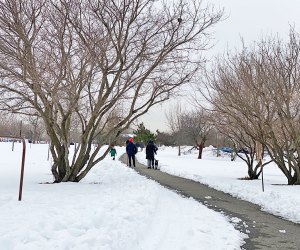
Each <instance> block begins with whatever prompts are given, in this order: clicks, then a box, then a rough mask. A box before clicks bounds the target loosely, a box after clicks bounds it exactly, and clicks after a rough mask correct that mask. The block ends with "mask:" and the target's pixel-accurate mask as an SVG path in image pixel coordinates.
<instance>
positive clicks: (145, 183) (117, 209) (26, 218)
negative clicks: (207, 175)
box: [0, 142, 245, 250]
mask: <svg viewBox="0 0 300 250" xmlns="http://www.w3.org/2000/svg"><path fill="white" fill-rule="evenodd" d="M47 147H48V146H47V145H32V146H31V148H30V147H29V145H27V156H26V165H25V178H24V189H23V200H22V201H21V202H19V201H17V198H18V186H19V175H20V162H21V153H20V152H21V144H16V145H15V151H14V152H12V151H11V143H4V142H2V143H0V156H1V157H0V249H1V250H40V249H57V250H68V249H70V250H71V249H72V250H75V249H77V250H93V249H95V250H96V249H97V250H106V249H107V250H108V249H110V250H127V249H128V250H142V249H143V250H154V249H155V250H160V249H161V250H169V249H172V250H176V249H178V250H179V249H180V250H184V249H187V250H194V249H195V250H196V249H197V250H199V249H203V250H207V249H218V250H220V249H224V250H229V249H240V246H241V245H242V243H243V237H245V236H244V235H243V234H241V233H240V232H238V231H237V230H235V229H234V227H233V225H232V224H230V223H229V221H228V219H227V218H225V217H224V216H223V215H221V214H219V213H216V212H214V211H212V210H209V209H208V208H206V207H205V206H203V205H201V204H199V203H198V202H196V201H194V200H193V199H186V198H182V197H181V196H179V195H178V194H176V193H174V192H171V191H169V190H167V189H165V188H163V187H161V186H160V185H158V184H157V183H156V182H153V181H151V180H148V179H146V178H145V177H143V176H140V175H138V174H137V173H136V172H135V171H133V170H132V169H130V168H128V167H126V166H124V165H123V164H121V163H120V162H119V161H113V160H112V159H110V158H109V157H107V158H106V159H105V160H104V161H103V162H101V164H100V165H99V166H96V167H95V168H94V169H93V170H92V171H91V173H90V174H89V175H88V176H87V177H86V179H84V181H82V182H81V183H61V184H45V183H46V182H51V181H52V175H51V173H50V162H48V161H47ZM117 151H118V155H119V156H120V155H121V154H122V152H124V148H117ZM168 152H169V153H168ZM171 153H172V151H169V150H167V149H166V150H164V151H163V150H160V160H161V162H162V163H163V165H164V166H163V170H164V171H167V170H171V168H170V167H167V164H166V163H171V162H170V161H169V160H168V159H169V158H168V157H170V156H171V155H172V154H171ZM172 157H173V158H174V157H175V156H172ZM182 159H183V158H182ZM186 160H187V162H186V163H185V164H184V165H185V166H191V162H192V159H190V158H186ZM171 165H174V164H170V166H171ZM185 166H181V167H185ZM174 172H175V171H174ZM223 175H224V176H227V175H226V173H223ZM227 178H229V177H227Z"/></svg>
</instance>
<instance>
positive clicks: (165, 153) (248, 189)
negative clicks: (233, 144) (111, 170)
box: [137, 146, 300, 223]
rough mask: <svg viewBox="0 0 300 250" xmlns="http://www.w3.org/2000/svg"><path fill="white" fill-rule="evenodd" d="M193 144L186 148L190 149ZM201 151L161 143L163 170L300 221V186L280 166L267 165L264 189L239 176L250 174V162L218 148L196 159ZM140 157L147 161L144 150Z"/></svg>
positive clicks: (159, 151) (160, 152) (260, 183)
mask: <svg viewBox="0 0 300 250" xmlns="http://www.w3.org/2000/svg"><path fill="white" fill-rule="evenodd" d="M190 148H191V147H186V148H185V149H183V151H184V152H187V151H188V149H190ZM197 156H198V152H197V151H196V150H193V151H192V152H191V153H190V154H182V155H181V156H178V149H177V148H172V147H160V148H159V150H158V155H157V157H156V158H157V159H158V160H159V164H160V167H161V169H160V170H161V171H164V172H167V173H169V174H172V175H176V176H180V177H184V178H187V179H192V180H195V181H198V182H201V183H203V184H206V185H208V186H210V187H213V188H215V189H217V190H220V191H223V192H225V193H229V194H231V195H232V196H234V197H238V198H240V199H242V200H247V201H249V202H252V203H255V204H258V205H260V206H261V209H262V210H264V211H267V212H269V213H272V214H274V215H278V216H281V217H283V218H285V219H287V220H290V221H293V222H295V223H300V196H299V193H300V186H288V185H286V184H287V180H286V178H285V176H284V175H283V173H282V172H281V171H280V170H279V168H278V167H277V166H276V165H275V164H274V163H270V164H268V165H266V166H265V167H264V185H265V191H264V192H263V191H262V182H261V179H259V180H240V179H239V178H243V177H246V176H247V166H246V164H245V163H244V162H243V161H242V160H241V159H237V160H236V161H233V162H232V161H230V155H229V154H222V156H221V157H216V151H215V149H214V148H213V147H212V146H210V147H207V148H205V149H204V152H203V157H202V158H203V159H201V160H199V159H197ZM137 157H138V160H139V161H141V162H144V163H145V162H146V161H145V159H144V158H145V156H144V154H143V153H142V154H139V155H138V156H137Z"/></svg>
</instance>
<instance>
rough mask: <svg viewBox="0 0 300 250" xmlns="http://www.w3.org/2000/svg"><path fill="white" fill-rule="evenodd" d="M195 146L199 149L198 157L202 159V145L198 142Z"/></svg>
mask: <svg viewBox="0 0 300 250" xmlns="http://www.w3.org/2000/svg"><path fill="white" fill-rule="evenodd" d="M197 146H198V148H199V150H198V159H202V152H203V146H204V145H203V144H202V143H201V144H198V145H197Z"/></svg>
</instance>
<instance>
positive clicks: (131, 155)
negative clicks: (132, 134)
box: [126, 138, 137, 167]
mask: <svg viewBox="0 0 300 250" xmlns="http://www.w3.org/2000/svg"><path fill="white" fill-rule="evenodd" d="M126 153H127V155H128V161H129V167H131V160H132V164H133V167H135V154H136V153H137V147H136V145H135V144H134V143H133V139H132V138H130V139H129V142H128V144H127V146H126Z"/></svg>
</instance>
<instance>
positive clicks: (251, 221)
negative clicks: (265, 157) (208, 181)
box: [121, 155, 300, 250]
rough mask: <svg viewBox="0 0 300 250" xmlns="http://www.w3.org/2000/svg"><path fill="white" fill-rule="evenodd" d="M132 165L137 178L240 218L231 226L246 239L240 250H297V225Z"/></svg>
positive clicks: (205, 188)
mask: <svg viewBox="0 0 300 250" xmlns="http://www.w3.org/2000/svg"><path fill="white" fill-rule="evenodd" d="M121 161H123V162H125V163H126V156H125V155H123V156H122V157H121ZM136 165H137V166H136V168H135V170H136V171H137V172H139V173H140V174H141V175H144V176H146V177H147V178H149V179H152V180H155V181H157V182H158V183H160V184H161V185H163V186H165V187H167V188H169V189H172V190H176V191H177V192H178V193H180V194H181V195H183V196H186V197H193V198H194V199H195V200H197V201H199V202H200V203H202V204H204V205H206V206H207V207H208V208H210V209H213V210H215V211H218V212H223V213H224V214H225V215H226V216H229V217H230V218H233V217H237V218H239V219H241V220H242V222H240V223H238V224H237V225H235V228H236V229H238V230H239V231H241V232H244V233H247V234H248V236H249V238H248V239H246V240H245V241H246V243H245V244H244V245H243V249H247V250H252V249H274V250H277V249H278V250H289V249H297V250H300V225H299V224H295V223H292V222H289V221H286V220H284V219H281V218H279V217H276V216H273V215H271V214H268V213H266V212H263V211H261V209H260V207H259V206H257V205H255V204H253V203H250V202H247V201H243V200H239V199H237V198H234V197H232V196H230V195H229V194H226V193H223V192H220V191H217V190H215V189H212V188H210V187H208V186H206V185H203V184H200V183H199V182H195V181H192V180H188V179H184V178H181V177H177V176H172V175H169V174H167V173H164V172H161V171H158V170H153V169H147V167H146V166H145V165H143V164H140V163H138V162H137V164H136ZM209 197H211V198H209ZM216 226H218V225H216ZM216 250H217V249H216Z"/></svg>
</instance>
